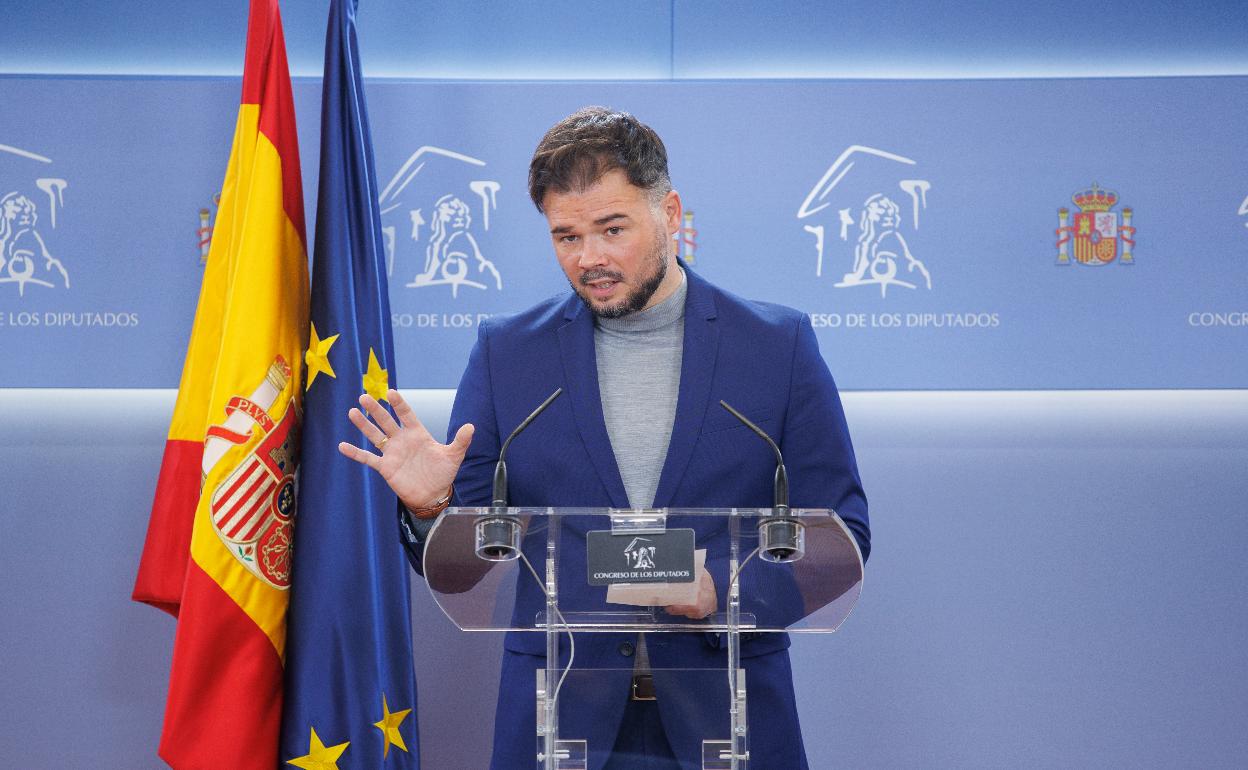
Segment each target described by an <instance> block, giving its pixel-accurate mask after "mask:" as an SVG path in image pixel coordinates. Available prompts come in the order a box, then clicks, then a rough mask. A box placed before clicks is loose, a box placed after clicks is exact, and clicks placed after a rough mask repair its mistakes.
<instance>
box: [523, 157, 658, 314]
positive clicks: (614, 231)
mask: <svg viewBox="0 0 1248 770" xmlns="http://www.w3.org/2000/svg"><path fill="white" fill-rule="evenodd" d="M542 204H543V206H542V207H543V209H545V211H546V221H547V222H548V223H549V224H550V235H551V240H552V241H553V242H554V245H555V256H556V257H557V258H558V259H559V266H560V267H562V268H563V272H564V275H566V276H567V277H568V281H569V282H570V283H571V284H572V288H573V290H575V291H576V293H577V294H578V295H579V296H580V298H581V300H582V301H583V302H584V303H585V305H586V306H587V307H588V308H589V309H590V310H591V311H593V313H594V314H595V315H598V316H601V317H604V318H619V317H621V316H625V315H628V314H629V313H635V312H637V311H638V310H644V309H645V308H648V307H652V306H654V305H656V304H658V303H659V302H662V301H663V300H665V299H667V298H668V297H669V296H671V294H672V292H673V291H675V289H676V287H677V286H679V285H680V274H679V272H678V271H677V270H676V269H675V264H676V256H675V250H674V248H673V245H672V235H673V234H675V232H676V230H677V228H678V227H679V225H680V196H678V195H677V194H676V192H675V191H672V192H669V193H668V194H667V195H666V196H664V198H663V200H662V201H660V202H659V205H658V207H657V210H656V207H655V206H654V205H653V204H652V203H651V201H650V198H649V196H648V195H647V193H646V191H645V190H642V189H641V188H640V187H635V186H633V185H632V184H631V183H629V181H628V177H627V176H626V175H625V174H624V172H623V171H621V170H620V169H615V170H612V171H609V172H607V173H606V174H604V175H603V176H602V178H601V179H599V180H598V181H597V182H595V183H594V184H593V185H592V186H590V187H589V188H588V189H586V190H582V191H580V192H564V193H560V192H553V191H552V192H548V193H546V197H545V199H544V200H543V201H542Z"/></svg>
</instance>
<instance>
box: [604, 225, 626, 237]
mask: <svg viewBox="0 0 1248 770" xmlns="http://www.w3.org/2000/svg"><path fill="white" fill-rule="evenodd" d="M623 230H624V228H623V227H619V226H615V227H608V228H607V235H619V234H620V233H621V232H623Z"/></svg>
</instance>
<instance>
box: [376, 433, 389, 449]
mask: <svg viewBox="0 0 1248 770" xmlns="http://www.w3.org/2000/svg"><path fill="white" fill-rule="evenodd" d="M389 440H390V437H389V436H384V437H382V439H381V441H378V442H377V448H378V449H385V447H386V442H387V441H389Z"/></svg>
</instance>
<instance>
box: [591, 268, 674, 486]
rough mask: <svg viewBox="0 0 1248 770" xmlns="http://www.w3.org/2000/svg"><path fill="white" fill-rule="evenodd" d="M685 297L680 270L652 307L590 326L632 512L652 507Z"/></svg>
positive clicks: (668, 428)
mask: <svg viewBox="0 0 1248 770" xmlns="http://www.w3.org/2000/svg"><path fill="white" fill-rule="evenodd" d="M677 269H679V268H677ZM687 293H688V283H687V282H686V280H685V275H684V271H681V274H680V286H678V287H677V288H676V291H675V292H673V293H672V296H670V297H668V298H667V299H665V300H663V301H662V302H660V303H659V304H657V305H655V306H654V307H650V308H646V309H645V310H642V311H640V312H637V313H633V314H631V315H627V316H624V317H623V318H598V319H595V322H594V353H595V356H596V358H597V363H598V390H599V394H600V395H601V398H602V415H603V417H604V418H605V420H606V424H607V435H608V436H609V437H610V438H611V450H612V452H613V453H614V454H615V463H616V465H617V466H618V467H619V469H620V478H621V480H622V481H623V482H624V491H625V492H627V493H628V503H629V505H630V506H631V507H633V508H649V507H651V506H653V505H654V493H655V491H656V490H657V489H658V488H659V475H660V474H661V473H662V471H663V462H664V460H666V459H667V445H668V442H669V440H670V439H671V436H672V424H673V423H674V422H675V420H676V395H677V392H678V391H679V389H680V361H681V355H682V353H683V351H684V334H685V324H684V320H685V295H686V294H687Z"/></svg>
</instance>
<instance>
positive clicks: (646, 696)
mask: <svg viewBox="0 0 1248 770" xmlns="http://www.w3.org/2000/svg"><path fill="white" fill-rule="evenodd" d="M654 699H655V698H654V676H653V675H651V674H634V675H633V687H632V690H631V692H630V694H629V700H654Z"/></svg>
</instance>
